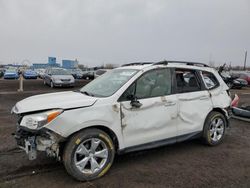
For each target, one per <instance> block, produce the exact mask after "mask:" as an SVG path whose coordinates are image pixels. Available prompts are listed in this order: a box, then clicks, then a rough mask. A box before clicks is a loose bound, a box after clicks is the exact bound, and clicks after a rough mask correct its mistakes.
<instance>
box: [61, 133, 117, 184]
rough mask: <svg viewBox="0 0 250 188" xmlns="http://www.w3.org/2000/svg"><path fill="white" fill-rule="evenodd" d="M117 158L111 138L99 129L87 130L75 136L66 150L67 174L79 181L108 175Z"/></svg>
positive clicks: (64, 158)
mask: <svg viewBox="0 0 250 188" xmlns="http://www.w3.org/2000/svg"><path fill="white" fill-rule="evenodd" d="M114 156H115V149H114V145H113V142H112V140H111V138H110V137H109V136H108V135H107V134H106V133H105V132H103V131H101V130H99V129H87V130H84V131H82V132H79V133H78V134H76V135H75V136H73V137H72V138H71V139H70V141H69V142H68V144H67V145H66V148H65V150H64V155H63V162H64V166H65V168H66V170H67V172H68V173H69V174H70V175H71V176H73V177H74V178H75V179H77V180H79V181H88V180H93V179H96V178H99V177H101V176H103V175H104V174H106V172H107V171H108V170H109V168H110V167H111V165H112V163H113V160H114Z"/></svg>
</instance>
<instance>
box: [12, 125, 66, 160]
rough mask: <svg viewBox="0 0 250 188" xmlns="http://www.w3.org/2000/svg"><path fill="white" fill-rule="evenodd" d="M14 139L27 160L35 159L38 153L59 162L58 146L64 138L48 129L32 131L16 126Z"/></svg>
mask: <svg viewBox="0 0 250 188" xmlns="http://www.w3.org/2000/svg"><path fill="white" fill-rule="evenodd" d="M14 137H15V139H16V142H17V145H18V147H19V148H21V149H23V150H24V151H25V152H26V154H27V155H28V158H29V160H34V159H36V158H37V153H38V151H41V152H46V154H47V156H49V157H54V158H56V159H57V160H61V158H60V146H61V145H62V142H63V141H64V138H63V137H61V136H59V135H58V134H56V133H54V132H52V131H50V130H48V129H45V128H43V129H40V130H37V131H34V130H29V129H27V128H25V127H21V126H19V125H18V126H17V130H16V132H15V133H14Z"/></svg>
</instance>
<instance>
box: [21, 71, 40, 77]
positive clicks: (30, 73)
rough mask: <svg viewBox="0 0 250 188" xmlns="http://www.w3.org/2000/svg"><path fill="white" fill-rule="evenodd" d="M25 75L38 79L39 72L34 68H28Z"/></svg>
mask: <svg viewBox="0 0 250 188" xmlns="http://www.w3.org/2000/svg"><path fill="white" fill-rule="evenodd" d="M23 77H24V78H25V79H37V77H38V74H37V73H36V72H35V71H34V70H31V69H27V70H25V71H24V72H23Z"/></svg>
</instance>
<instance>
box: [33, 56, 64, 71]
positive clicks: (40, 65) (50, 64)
mask: <svg viewBox="0 0 250 188" xmlns="http://www.w3.org/2000/svg"><path fill="white" fill-rule="evenodd" d="M47 67H60V64H58V63H56V58H55V57H48V63H33V65H32V68H33V69H46V68H47Z"/></svg>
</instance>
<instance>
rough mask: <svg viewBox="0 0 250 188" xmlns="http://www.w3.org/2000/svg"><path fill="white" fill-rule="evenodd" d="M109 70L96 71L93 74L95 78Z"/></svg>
mask: <svg viewBox="0 0 250 188" xmlns="http://www.w3.org/2000/svg"><path fill="white" fill-rule="evenodd" d="M110 70H111V69H98V70H97V71H96V72H95V78H97V77H99V76H101V75H103V74H104V73H106V72H108V71H110Z"/></svg>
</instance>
